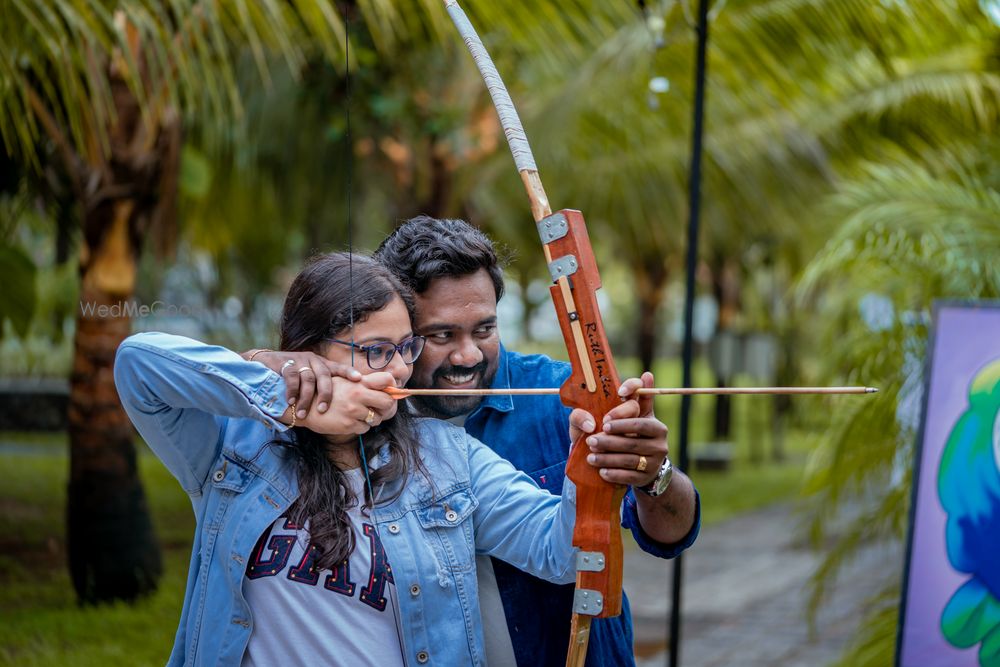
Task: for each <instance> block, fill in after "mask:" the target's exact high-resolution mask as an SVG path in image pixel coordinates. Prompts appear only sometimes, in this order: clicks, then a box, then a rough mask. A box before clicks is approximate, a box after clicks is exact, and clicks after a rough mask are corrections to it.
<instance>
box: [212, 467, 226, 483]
mask: <svg viewBox="0 0 1000 667" xmlns="http://www.w3.org/2000/svg"><path fill="white" fill-rule="evenodd" d="M225 478H226V473H224V472H222V471H221V470H216V471H215V473H214V474H213V475H212V479H214V480H215V481H216V482H221V481H222V480H224V479H225Z"/></svg>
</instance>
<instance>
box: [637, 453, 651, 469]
mask: <svg viewBox="0 0 1000 667" xmlns="http://www.w3.org/2000/svg"><path fill="white" fill-rule="evenodd" d="M648 465H649V461H647V460H646V457H645V456H640V457H639V462H638V463H637V464H635V470H636V472H646V466H648Z"/></svg>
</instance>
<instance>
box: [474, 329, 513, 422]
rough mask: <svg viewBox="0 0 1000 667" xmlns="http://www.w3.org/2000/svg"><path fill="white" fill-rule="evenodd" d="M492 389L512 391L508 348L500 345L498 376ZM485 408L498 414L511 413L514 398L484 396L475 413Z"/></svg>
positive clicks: (494, 378)
mask: <svg viewBox="0 0 1000 667" xmlns="http://www.w3.org/2000/svg"><path fill="white" fill-rule="evenodd" d="M490 389H510V364H508V363H507V348H505V347H504V346H503V343H501V344H500V360H499V362H498V364H497V374H496V375H495V376H494V377H493V384H492V386H491V387H490ZM484 408H490V409H492V410H496V411H498V412H510V411H511V410H513V409H514V397H513V396H511V395H510V394H494V395H491V396H484V397H483V400H482V402H481V403H480V404H479V406H478V407H477V408H476V409H475V410H473V413H476V412H478V411H479V410H482V409H484Z"/></svg>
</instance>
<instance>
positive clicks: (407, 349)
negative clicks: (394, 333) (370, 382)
mask: <svg viewBox="0 0 1000 667" xmlns="http://www.w3.org/2000/svg"><path fill="white" fill-rule="evenodd" d="M327 340H328V341H330V342H331V343H339V344H341V345H347V346H348V347H353V348H354V349H356V350H361V351H362V352H364V353H365V357H366V358H367V360H368V367H369V368H371V369H372V370H373V371H378V370H382V369H383V368H385V367H386V366H388V365H389V362H390V361H392V357H393V356H394V355H395V354H396V352H399V356H400V358H401V359H402V360H403V363H405V364H412V363H413V362H414V361H416V360H417V357H419V356H420V353H421V352H423V351H424V343H426V342H427V339H426V338H424V337H423V336H410V337H409V338H407V339H406V340H404V341H403V342H402V343H400V344H399V345H395V344H393V343H375V344H373V345H358V344H357V343H352V342H350V341H346V340H337V339H336V338H327Z"/></svg>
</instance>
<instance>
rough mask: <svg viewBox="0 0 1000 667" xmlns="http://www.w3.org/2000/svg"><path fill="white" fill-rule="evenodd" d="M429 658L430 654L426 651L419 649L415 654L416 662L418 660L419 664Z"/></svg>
mask: <svg viewBox="0 0 1000 667" xmlns="http://www.w3.org/2000/svg"><path fill="white" fill-rule="evenodd" d="M429 659H430V656H429V655H427V651H421V652H420V653H418V654H417V662H419V663H420V664H424V663H425V662H427V661H428V660H429Z"/></svg>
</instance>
